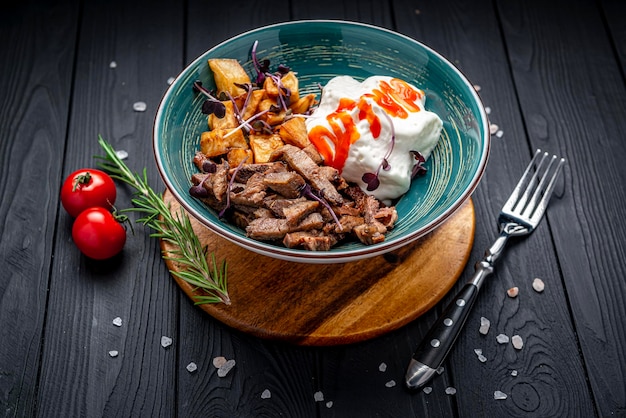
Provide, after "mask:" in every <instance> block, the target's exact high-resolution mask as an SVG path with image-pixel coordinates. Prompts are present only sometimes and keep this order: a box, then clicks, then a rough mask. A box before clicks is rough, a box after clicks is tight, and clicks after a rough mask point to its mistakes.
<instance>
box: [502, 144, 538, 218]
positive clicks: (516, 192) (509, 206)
mask: <svg viewBox="0 0 626 418" xmlns="http://www.w3.org/2000/svg"><path fill="white" fill-rule="evenodd" d="M540 154H541V150H537V152H535V155H534V156H533V158H532V160H530V163H528V166H527V167H526V171H524V174H523V175H522V178H520V180H519V182H518V183H517V185H516V186H515V189H513V192H512V193H511V195H510V196H509V198H508V200H507V201H506V202H505V203H504V206H503V207H502V209H504V210H507V211H512V210H513V209H514V208H515V206H516V205H517V203H518V202H519V196H520V194H521V192H522V190H525V188H526V183H527V182H528V181H527V180H528V178H529V177H530V176H532V175H533V174H532V171H531V170H532V168H533V165H534V164H535V162H536V161H537V159H538V158H539V155H540Z"/></svg>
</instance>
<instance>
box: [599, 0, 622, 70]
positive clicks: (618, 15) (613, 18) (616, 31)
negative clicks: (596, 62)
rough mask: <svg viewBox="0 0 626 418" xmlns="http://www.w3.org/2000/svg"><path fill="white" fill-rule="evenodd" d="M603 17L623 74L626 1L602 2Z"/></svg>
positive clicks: (609, 0)
mask: <svg viewBox="0 0 626 418" xmlns="http://www.w3.org/2000/svg"><path fill="white" fill-rule="evenodd" d="M600 7H601V15H602V18H603V19H605V20H606V23H607V27H608V30H609V37H610V40H611V46H612V47H613V48H614V49H615V52H616V54H617V57H618V59H619V62H620V65H621V68H622V74H624V73H625V72H626V70H625V68H626V21H624V16H626V3H624V2H623V1H620V0H602V1H601V2H600Z"/></svg>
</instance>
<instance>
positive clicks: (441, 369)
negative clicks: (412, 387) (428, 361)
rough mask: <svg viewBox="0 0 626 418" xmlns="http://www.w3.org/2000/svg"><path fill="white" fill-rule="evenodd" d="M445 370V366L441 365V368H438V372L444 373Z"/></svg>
mask: <svg viewBox="0 0 626 418" xmlns="http://www.w3.org/2000/svg"><path fill="white" fill-rule="evenodd" d="M443 370H444V369H443V366H441V367H439V368H438V369H437V374H441V373H443Z"/></svg>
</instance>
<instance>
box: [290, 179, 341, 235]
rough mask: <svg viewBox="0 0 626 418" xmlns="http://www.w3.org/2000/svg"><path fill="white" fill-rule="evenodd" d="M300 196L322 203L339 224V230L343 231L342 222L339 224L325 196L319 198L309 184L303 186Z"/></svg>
mask: <svg viewBox="0 0 626 418" xmlns="http://www.w3.org/2000/svg"><path fill="white" fill-rule="evenodd" d="M300 195H301V196H305V197H308V198H309V199H312V200H315V201H317V202H319V203H321V204H322V205H323V206H324V207H325V208H326V209H328V212H330V216H332V217H333V219H334V220H335V223H336V224H337V227H338V228H339V230H340V231H343V226H342V225H341V222H339V219H338V218H337V214H336V213H335V211H334V210H333V208H331V207H330V204H328V202H327V201H326V199H324V196H323V194H321V195H320V196H317V195H316V194H315V193H313V189H311V186H310V185H309V184H308V183H305V184H304V186H302V188H301V189H300Z"/></svg>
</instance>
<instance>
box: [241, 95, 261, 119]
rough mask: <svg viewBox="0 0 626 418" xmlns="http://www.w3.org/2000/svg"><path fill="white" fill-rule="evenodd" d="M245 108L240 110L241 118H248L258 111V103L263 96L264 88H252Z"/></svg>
mask: <svg viewBox="0 0 626 418" xmlns="http://www.w3.org/2000/svg"><path fill="white" fill-rule="evenodd" d="M248 94H249V95H250V98H249V99H248V103H247V104H246V108H245V109H243V111H242V112H241V113H242V114H243V116H242V118H243V120H248V119H250V118H251V117H252V116H254V115H255V114H256V113H257V112H258V111H259V103H261V101H262V100H263V99H264V98H265V90H262V89H259V90H252V91H251V92H250V93H248Z"/></svg>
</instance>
